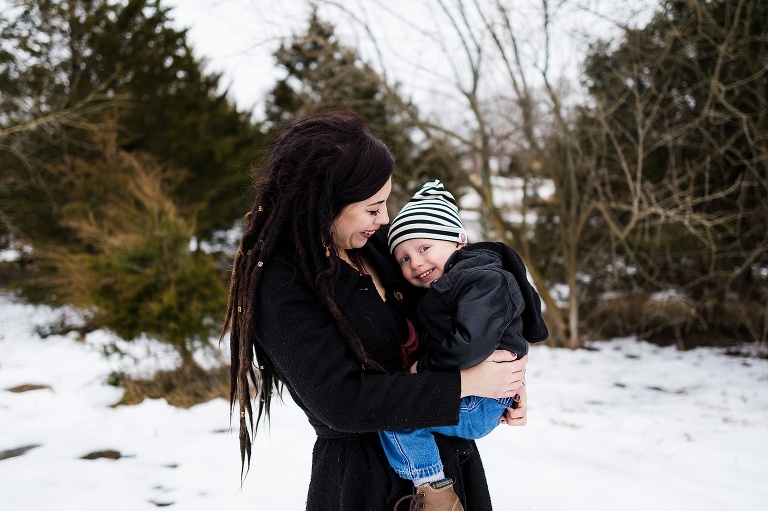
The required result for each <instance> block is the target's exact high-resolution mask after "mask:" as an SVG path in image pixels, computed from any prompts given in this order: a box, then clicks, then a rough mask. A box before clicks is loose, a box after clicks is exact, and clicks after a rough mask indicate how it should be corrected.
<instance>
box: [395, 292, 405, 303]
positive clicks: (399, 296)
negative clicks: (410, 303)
mask: <svg viewBox="0 0 768 511" xmlns="http://www.w3.org/2000/svg"><path fill="white" fill-rule="evenodd" d="M394 295H395V299H396V300H397V301H398V302H402V301H403V300H405V297H404V296H403V293H401V292H400V291H395V292H394Z"/></svg>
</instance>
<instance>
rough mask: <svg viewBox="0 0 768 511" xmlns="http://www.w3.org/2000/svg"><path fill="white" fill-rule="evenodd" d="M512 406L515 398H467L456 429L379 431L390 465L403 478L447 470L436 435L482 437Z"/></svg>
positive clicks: (428, 475)
mask: <svg viewBox="0 0 768 511" xmlns="http://www.w3.org/2000/svg"><path fill="white" fill-rule="evenodd" d="M511 406H512V398H511V397H509V398H504V399H490V398H484V397H477V396H469V397H465V398H463V399H462V400H461V406H460V408H459V423H458V424H457V425H456V426H438V427H434V428H423V429H409V430H404V431H379V438H381V444H382V446H383V447H384V453H385V454H386V455H387V459H388V460H389V464H390V465H391V466H392V468H393V469H394V470H395V472H397V475H399V476H400V477H402V478H403V479H410V480H414V479H422V478H426V477H431V476H434V475H437V474H439V473H440V472H442V471H443V463H442V462H441V461H440V453H439V452H438V450H437V444H436V443H435V438H434V437H433V436H432V433H440V434H441V435H446V436H455V437H459V438H466V439H469V440H477V439H478V438H482V437H484V436H485V435H487V434H488V433H490V432H491V431H493V428H495V427H496V426H498V424H499V419H500V418H501V415H502V414H503V413H504V410H505V409H507V408H509V407H511Z"/></svg>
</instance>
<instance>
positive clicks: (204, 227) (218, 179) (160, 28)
mask: <svg viewBox="0 0 768 511" xmlns="http://www.w3.org/2000/svg"><path fill="white" fill-rule="evenodd" d="M12 3H13V9H11V10H9V11H7V12H6V13H4V17H3V18H2V20H1V23H2V27H0V28H2V34H3V40H4V45H3V48H2V52H0V63H1V64H3V68H2V70H0V85H2V87H3V93H4V94H3V100H2V101H3V107H4V112H5V114H4V115H3V116H2V118H1V119H0V123H2V125H0V130H2V131H0V144H2V145H0V158H2V160H3V164H4V165H5V166H6V168H7V169H8V173H7V174H6V175H5V176H3V181H2V185H3V186H2V187H1V188H0V194H3V197H2V200H3V203H4V204H5V203H7V202H6V201H10V202H13V203H14V204H15V205H16V206H18V207H14V208H10V207H6V208H3V210H4V212H6V213H9V215H10V216H9V215H6V218H8V219H9V221H8V222H6V232H7V231H9V230H11V231H13V232H15V233H16V235H17V236H20V237H23V238H26V239H27V240H28V241H30V242H31V241H34V243H44V242H45V241H46V240H51V241H54V240H55V241H57V242H64V243H66V241H67V238H68V235H67V230H66V229H63V228H62V226H61V225H60V224H59V223H58V222H57V215H58V211H59V209H60V208H61V207H63V206H64V205H65V204H67V203H68V202H69V201H70V197H71V195H72V193H73V191H72V190H71V189H68V188H67V187H66V186H63V185H62V183H61V182H60V181H59V178H60V175H61V172H60V171H62V170H63V172H64V173H65V174H66V173H67V172H70V171H71V168H68V165H69V164H68V161H70V160H71V159H72V158H76V157H77V158H79V157H86V158H87V157H88V156H87V155H88V153H89V151H92V150H93V147H92V146H91V145H90V144H89V142H88V140H89V136H90V135H89V134H88V132H89V131H100V130H102V129H103V128H102V126H101V124H102V122H103V121H104V119H105V113H104V112H105V109H104V108H103V107H104V106H105V105H108V107H109V108H108V112H109V114H108V115H107V116H106V118H107V120H108V122H109V123H110V124H114V123H116V125H117V138H118V144H119V146H120V147H121V148H123V149H125V150H128V151H144V152H148V153H151V154H153V155H155V156H156V157H157V158H159V159H160V160H161V161H164V162H168V163H170V164H172V166H173V167H174V168H179V169H183V170H184V171H185V174H184V178H183V180H180V181H179V183H178V184H179V186H178V187H177V188H176V189H175V191H174V194H175V197H176V199H177V200H178V202H179V206H180V208H181V209H182V211H184V212H185V214H187V215H193V216H194V215H196V216H197V222H196V226H197V227H196V234H197V235H198V236H206V235H208V234H210V233H211V231H212V230H214V229H217V228H228V227H230V226H231V225H232V223H233V222H234V220H235V219H237V218H239V217H240V216H241V215H242V212H243V211H244V210H245V209H247V208H246V206H247V204H246V203H247V200H246V199H245V198H244V195H245V193H244V191H245V189H246V188H247V186H248V183H249V177H248V173H247V171H246V169H245V165H244V164H245V160H246V159H247V158H248V157H250V155H252V154H253V153H255V152H256V151H258V150H259V148H260V147H261V146H262V145H263V144H264V137H263V135H261V134H260V132H259V131H258V130H257V129H256V127H255V126H253V125H252V123H251V122H250V118H249V116H248V115H246V114H245V113H243V112H239V111H238V110H237V109H236V107H235V106H234V105H233V104H232V103H231V102H230V101H229V100H228V99H227V96H226V93H221V92H219V91H218V88H219V76H218V75H215V74H209V73H205V72H204V71H203V64H204V63H203V62H201V61H199V60H197V59H196V58H195V57H194V55H193V53H192V51H191V49H190V48H189V46H188V44H187V41H186V33H185V32H184V31H179V30H176V29H174V28H172V27H171V26H170V19H169V13H168V9H166V8H164V7H162V5H161V3H160V2H159V1H157V0H154V1H152V0H130V1H127V2H115V1H108V0H76V1H66V2H65V1H63V0H58V1H57V0H47V1H44V2H37V1H35V2H32V1H29V0H21V1H19V0H17V1H15V2H12ZM96 99H98V100H99V101H101V102H100V103H98V105H100V106H101V107H102V108H96V103H95V100H96ZM84 105H85V106H87V108H84V107H83V106H84ZM73 109H76V112H77V115H76V116H69V117H66V118H61V116H58V117H54V118H51V114H53V113H57V112H65V113H67V112H71V111H72V110H73ZM25 123H27V125H28V126H29V129H24V130H19V129H16V130H15V133H14V136H10V135H8V133H9V130H10V131H14V130H13V129H14V128H18V127H19V126H22V127H23V126H24V125H25ZM52 169H58V171H59V172H57V171H56V170H52ZM108 171H109V169H105V172H108ZM14 212H15V214H14Z"/></svg>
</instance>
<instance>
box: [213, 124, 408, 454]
mask: <svg viewBox="0 0 768 511" xmlns="http://www.w3.org/2000/svg"><path fill="white" fill-rule="evenodd" d="M268 152H269V154H268V158H267V161H266V164H265V165H264V166H263V167H262V169H261V170H260V171H258V172H257V174H256V179H255V201H254V204H253V208H252V209H251V211H250V212H249V213H248V214H246V215H245V219H244V222H243V235H242V238H241V239H240V245H239V247H238V251H237V254H236V255H235V260H234V267H233V270H232V278H231V282H230V292H229V302H228V304H227V313H226V318H225V321H224V327H223V329H222V333H221V339H223V338H224V336H225V335H226V333H227V332H229V334H230V348H231V370H230V393H229V400H230V413H232V412H233V411H234V406H235V402H237V404H238V406H239V409H240V456H241V462H242V466H243V468H244V467H245V465H246V462H247V464H248V465H249V466H250V459H251V443H252V440H251V438H252V436H251V435H250V434H249V431H250V432H253V435H255V434H256V428H258V424H259V421H260V420H261V419H262V416H264V417H265V418H266V419H268V418H269V413H270V404H271V398H272V391H273V389H275V388H276V389H278V391H279V388H280V387H279V385H280V381H279V378H278V376H277V374H276V373H275V368H274V366H273V364H272V362H271V361H270V359H269V357H268V356H267V355H266V353H265V352H264V350H263V349H262V348H261V346H260V345H259V343H258V342H257V338H256V335H257V334H256V331H257V325H256V318H258V316H259V314H258V313H259V311H258V307H259V306H258V303H259V301H258V297H259V293H260V284H261V277H262V270H263V267H264V265H265V264H267V263H268V262H269V259H270V257H271V255H272V252H273V250H274V249H275V246H276V245H277V244H278V243H289V244H290V245H291V246H292V248H293V249H294V250H295V254H296V261H297V264H298V273H299V275H300V276H301V277H302V278H303V280H304V281H305V283H306V285H307V286H308V287H309V288H310V289H312V290H313V291H314V292H315V294H316V295H317V297H318V299H319V301H320V302H321V303H322V304H323V305H324V306H325V307H326V308H327V310H328V311H329V312H330V314H331V315H332V316H333V319H334V321H335V323H336V325H337V326H338V328H339V330H340V331H341V333H342V334H343V336H344V339H345V340H346V342H347V344H348V345H349V347H350V348H351V349H352V350H353V352H354V353H355V354H356V355H357V356H358V358H359V359H360V360H361V362H362V363H363V364H365V365H367V366H369V367H374V368H379V365H378V364H377V363H376V362H375V361H373V360H371V359H370V358H369V356H368V355H367V353H366V352H365V349H364V348H363V345H362V342H361V341H360V338H359V337H358V335H357V334H356V333H355V331H354V329H353V328H352V325H351V324H350V322H349V320H348V319H347V318H346V317H345V316H344V314H343V313H342V312H341V310H340V308H339V306H338V304H336V302H335V301H334V299H333V295H332V291H333V279H332V277H333V275H334V272H335V271H336V269H337V267H338V265H339V261H340V259H339V257H338V254H336V252H335V249H334V246H333V236H332V233H331V225H332V222H333V221H334V220H335V219H336V217H337V216H338V215H339V214H340V213H341V211H342V209H343V208H344V206H347V205H349V204H353V203H356V202H360V201H362V200H365V199H366V198H368V197H370V196H372V195H373V194H375V193H376V192H377V191H378V190H379V189H381V187H382V186H383V185H384V184H385V182H386V181H387V180H388V179H389V178H390V176H391V175H392V172H393V170H394V160H393V158H392V155H391V153H390V152H389V149H388V148H387V146H386V145H385V144H384V143H383V142H382V141H381V140H379V139H377V138H376V137H374V136H373V135H371V133H370V132H369V131H368V129H367V127H366V124H365V121H364V119H363V118H362V117H361V116H359V115H358V114H356V113H354V112H352V111H349V110H337V111H330V112H324V113H319V114H315V115H312V116H309V117H306V118H304V119H301V120H298V121H296V122H294V123H292V124H290V125H288V126H286V127H285V128H283V129H282V130H281V131H280V132H279V133H278V134H277V135H276V136H275V138H274V139H273V140H272V142H271V143H270V145H269V148H268ZM254 355H255V357H256V364H254ZM251 385H253V387H254V388H255V394H256V395H255V397H256V398H258V400H259V405H258V412H257V416H256V421H255V428H254V420H253V410H252V407H251Z"/></svg>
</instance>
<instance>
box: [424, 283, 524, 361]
mask: <svg viewBox="0 0 768 511" xmlns="http://www.w3.org/2000/svg"><path fill="white" fill-rule="evenodd" d="M507 290H508V286H507V280H506V278H505V277H504V275H502V274H501V273H500V272H498V271H494V270H477V271H473V272H470V273H468V274H467V275H466V276H464V277H463V278H462V279H461V281H459V282H458V283H457V285H456V288H455V292H454V295H453V297H452V300H451V317H450V321H451V333H450V334H449V335H447V336H446V337H445V338H443V339H440V340H438V339H433V340H432V344H431V345H430V349H429V352H428V353H426V354H425V355H424V356H423V357H422V358H421V359H420V360H419V364H418V368H419V370H420V371H421V370H427V371H443V370H446V369H448V368H457V367H458V368H462V369H463V368H467V367H472V366H475V365H477V364H479V363H480V362H482V361H483V360H485V359H486V358H488V357H489V356H490V355H491V353H493V350H495V349H496V348H497V347H498V346H499V342H500V341H501V337H502V334H503V333H504V329H506V328H507V326H508V325H509V323H510V318H512V317H513V316H514V315H513V313H514V310H513V309H514V307H515V304H514V302H513V301H512V297H511V296H510V294H509V292H508V291H507Z"/></svg>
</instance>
